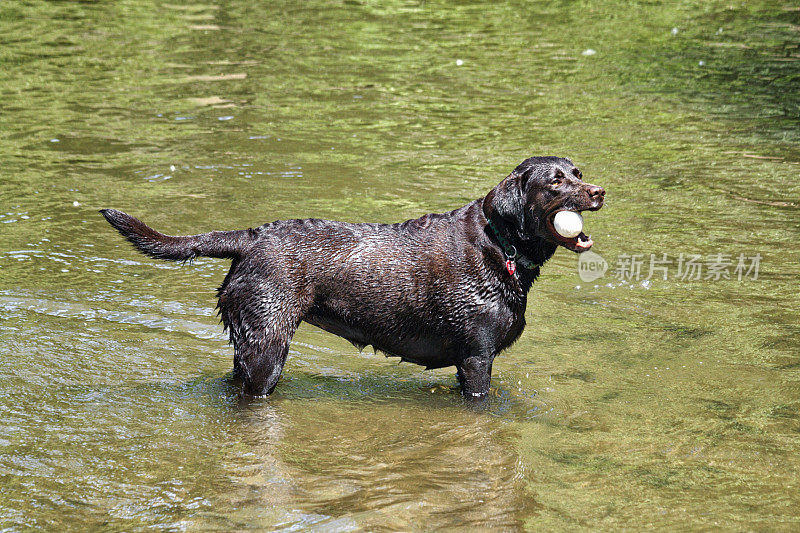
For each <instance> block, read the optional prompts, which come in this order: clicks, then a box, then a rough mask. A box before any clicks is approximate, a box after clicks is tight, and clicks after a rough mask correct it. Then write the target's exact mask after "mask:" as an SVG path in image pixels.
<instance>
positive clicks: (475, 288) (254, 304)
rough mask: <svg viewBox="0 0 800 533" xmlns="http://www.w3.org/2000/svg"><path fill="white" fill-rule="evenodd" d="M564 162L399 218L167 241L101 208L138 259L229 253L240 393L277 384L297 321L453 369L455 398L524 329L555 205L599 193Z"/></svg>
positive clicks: (481, 377) (527, 165) (566, 206)
mask: <svg viewBox="0 0 800 533" xmlns="http://www.w3.org/2000/svg"><path fill="white" fill-rule="evenodd" d="M582 178H583V177H582V175H581V171H580V170H578V169H577V168H576V167H575V165H573V164H572V162H571V161H570V160H569V159H564V158H559V157H531V158H529V159H526V160H525V161H523V162H522V163H520V164H519V166H517V167H516V168H515V169H514V170H513V171H512V172H511V174H509V175H508V176H507V177H506V178H505V179H504V180H503V181H501V182H500V184H499V185H497V186H496V187H495V188H493V189H492V190H491V191H489V193H488V194H487V195H486V196H485V197H483V198H480V199H478V200H475V201H473V202H471V203H469V204H467V205H466V206H464V207H461V208H459V209H456V210H455V211H450V212H449V213H442V214H428V215H424V216H422V217H420V218H417V219H414V220H407V221H405V222H401V223H397V224H373V223H348V222H335V221H329V220H319V219H313V218H312V219H304V220H300V219H295V220H279V221H275V222H271V223H268V224H264V225H263V226H260V227H257V228H250V229H246V230H238V231H213V232H211V233H203V234H200V235H192V236H181V237H173V236H168V235H164V234H162V233H159V232H157V231H155V230H153V229H152V228H150V227H148V226H147V225H145V224H144V223H143V222H141V221H140V220H138V219H136V218H134V217H132V216H130V215H127V214H125V213H123V212H121V211H117V210H114V209H103V210H101V211H100V212H101V213H102V214H103V216H104V217H105V218H106V220H108V222H109V223H111V225H112V226H113V227H114V228H116V229H117V231H119V232H120V233H121V234H122V235H123V236H124V237H125V238H126V239H127V240H128V241H130V242H131V243H132V244H133V245H134V246H135V247H136V248H138V249H139V250H140V251H141V252H143V253H144V254H146V255H148V256H150V257H153V258H156V259H165V260H172V261H183V262H186V261H191V260H192V259H194V258H195V257H200V256H205V257H217V258H227V259H232V260H233V262H232V265H231V269H230V271H229V272H228V274H227V276H226V277H225V280H224V282H223V283H222V286H221V287H220V288H219V289H218V290H217V296H218V298H219V303H218V306H217V307H218V309H219V314H220V316H221V319H222V323H223V325H224V327H225V329H226V330H227V331H228V332H229V335H230V342H231V343H232V344H233V347H234V373H235V374H236V375H237V376H238V377H240V378H241V380H242V382H243V391H242V392H243V394H244V395H246V396H265V395H269V394H270V393H272V391H273V390H274V389H275V386H276V385H277V383H278V379H279V378H280V375H281V371H282V370H283V365H284V363H285V361H286V355H287V353H288V351H289V341H290V340H291V339H292V336H293V335H294V333H295V331H296V330H297V327H298V326H299V324H300V322H302V321H305V322H307V323H309V324H313V325H315V326H317V327H319V328H322V329H324V330H325V331H328V332H331V333H334V334H336V335H339V336H340V337H343V338H345V339H347V340H348V341H350V342H351V343H353V344H354V345H355V346H357V347H359V349H363V348H364V347H365V346H368V345H372V347H373V348H374V349H376V350H380V351H382V352H384V353H385V354H387V355H388V356H397V357H400V358H401V360H402V361H408V362H411V363H415V364H418V365H422V366H425V367H426V368H427V369H432V368H443V367H448V366H455V367H456V369H457V377H458V381H459V383H460V386H461V391H462V394H463V395H464V396H465V397H468V398H480V397H483V396H485V395H486V394H487V393H488V392H489V386H490V382H491V375H492V363H493V361H494V358H495V356H497V355H498V354H499V353H500V352H501V351H503V350H504V349H506V348H508V347H509V346H510V345H511V344H512V343H514V342H515V341H516V340H517V339H518V338H519V336H520V334H521V333H522V330H523V328H524V327H525V307H526V304H527V294H528V291H529V290H530V288H531V286H532V284H533V282H534V281H535V280H536V278H537V277H538V276H539V269H540V267H541V266H542V265H544V263H545V262H546V261H547V260H548V259H549V258H550V257H551V256H552V255H553V254H554V253H555V251H556V249H557V248H558V246H563V247H564V248H567V249H568V250H571V251H573V252H577V253H581V252H584V251H586V250H588V249H590V248H591V247H592V244H593V241H592V240H591V238H590V237H588V236H586V234H584V233H583V232H581V233H580V234H579V235H578V236H577V237H574V238H565V237H562V236H561V235H559V234H558V233H557V232H556V231H555V228H554V227H553V218H554V217H555V215H556V213H558V212H559V211H564V210H569V211H577V212H581V211H587V210H588V211H596V210H598V209H600V208H601V207H602V206H603V202H604V197H605V190H604V189H603V188H602V187H599V186H597V185H592V184H589V183H585V182H584V181H583V179H582Z"/></svg>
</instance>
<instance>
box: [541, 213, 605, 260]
mask: <svg viewBox="0 0 800 533" xmlns="http://www.w3.org/2000/svg"><path fill="white" fill-rule="evenodd" d="M547 227H548V229H549V230H550V233H551V234H552V235H553V237H554V239H555V241H556V242H557V243H558V244H560V245H561V246H563V247H564V248H567V249H568V250H572V251H573V252H576V253H581V252H585V251H587V250H589V249H590V248H591V247H592V245H593V244H594V241H592V238H591V237H589V236H588V235H586V234H585V233H584V232H583V231H582V229H583V217H582V216H581V215H580V213H579V212H576V211H568V210H561V211H557V212H556V213H554V214H553V215H552V216H549V217H547ZM559 230H561V231H559ZM562 232H563V234H562Z"/></svg>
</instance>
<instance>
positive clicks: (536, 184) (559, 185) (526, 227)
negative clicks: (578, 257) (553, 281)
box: [484, 157, 606, 253]
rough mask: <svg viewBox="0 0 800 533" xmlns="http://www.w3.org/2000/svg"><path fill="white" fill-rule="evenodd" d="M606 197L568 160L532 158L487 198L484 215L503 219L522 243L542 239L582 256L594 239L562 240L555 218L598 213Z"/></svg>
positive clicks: (580, 236) (565, 238)
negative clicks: (572, 213)
mask: <svg viewBox="0 0 800 533" xmlns="http://www.w3.org/2000/svg"><path fill="white" fill-rule="evenodd" d="M605 194H606V192H605V190H603V188H602V187H598V186H597V185H592V184H591V183H585V182H584V181H583V175H582V174H581V171H580V170H578V169H577V168H576V167H575V165H573V164H572V161H570V160H569V159H564V158H562V157H531V158H529V159H526V160H525V161H523V162H522V163H520V164H519V166H518V167H517V168H515V169H514V171H513V172H512V173H511V174H510V175H509V176H508V177H507V178H506V179H504V180H503V181H502V182H500V184H499V185H498V186H497V187H495V188H494V189H492V191H491V192H490V193H489V194H488V195H487V196H486V201H485V203H484V213H485V214H486V216H487V217H492V216H496V217H499V218H501V219H503V221H504V222H505V223H506V225H507V226H509V227H510V228H512V229H513V231H515V232H516V233H517V235H516V237H517V238H519V239H521V240H523V241H525V240H531V238H532V237H539V238H540V239H544V240H546V241H548V242H551V243H554V244H559V245H561V246H563V247H565V248H567V249H568V250H572V251H573V252H577V253H581V252H585V251H586V250H588V249H589V248H591V247H592V244H594V243H593V242H592V239H591V238H589V237H587V236H586V234H585V233H583V232H581V233H580V234H579V235H578V236H577V237H573V238H567V237H562V236H561V235H559V234H558V233H557V232H556V230H555V228H554V227H553V218H554V217H555V216H556V213H558V212H559V211H577V212H579V213H580V212H581V211H597V210H598V209H600V208H601V207H603V198H604V196H605Z"/></svg>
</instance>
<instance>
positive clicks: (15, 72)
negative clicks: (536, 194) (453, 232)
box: [0, 0, 800, 531]
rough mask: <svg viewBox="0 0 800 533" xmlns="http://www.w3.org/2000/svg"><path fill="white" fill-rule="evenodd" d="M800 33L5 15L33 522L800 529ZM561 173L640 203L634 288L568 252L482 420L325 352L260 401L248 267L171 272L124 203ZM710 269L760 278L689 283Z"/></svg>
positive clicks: (593, 23)
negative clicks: (246, 304) (246, 387)
mask: <svg viewBox="0 0 800 533" xmlns="http://www.w3.org/2000/svg"><path fill="white" fill-rule="evenodd" d="M798 27H800V12H799V11H798V10H797V8H795V7H793V6H791V5H790V4H786V3H780V2H747V3H745V2H696V1H695V2H681V3H677V4H671V5H669V6H666V5H658V4H656V3H640V4H634V5H631V4H628V3H622V2H592V3H590V4H584V3H572V2H556V3H553V2H524V3H523V2H516V3H515V2H512V3H504V4H485V5H483V4H472V3H460V4H458V5H450V4H445V3H431V2H425V3H422V4H417V3H412V2H392V3H382V4H374V3H370V2H359V1H352V2H351V1H349V0H348V1H346V2H344V3H341V4H337V5H333V6H331V5H329V4H328V3H325V2H305V3H302V4H291V3H277V2H272V3H262V2H237V1H232V2H227V3H220V4H214V3H209V4H197V5H194V4H179V3H175V4H170V3H167V4H161V5H159V6H153V5H152V3H150V2H141V1H135V0H130V1H122V2H114V3H105V4H95V3H79V2H59V3H52V2H47V3H45V2H28V3H24V4H23V3H10V4H7V5H4V6H3V8H2V9H0V43H2V46H0V64H2V69H0V135H1V136H2V143H0V168H1V169H2V170H0V172H1V174H0V179H2V188H0V412H1V413H2V415H1V416H0V478H1V479H2V487H3V490H2V491H1V492H0V527H3V528H7V529H9V530H28V529H46V530H57V529H79V530H86V529H100V530H119V529H125V530H142V529H161V530H205V529H212V530H231V529H275V530H282V529H287V530H289V529H300V528H306V529H311V530H315V529H316V530H326V531H351V530H358V529H364V530H412V529H413V530H420V529H443V528H452V529H455V528H465V527H467V528H469V527H472V528H475V527H491V528H496V529H506V530H515V529H522V528H529V529H550V530H560V529H582V528H585V529H600V528H604V529H607V528H622V527H629V528H634V529H644V528H647V527H680V528H685V529H708V528H717V527H720V528H725V529H770V530H795V529H797V527H798V523H800V516H798V512H797V509H800V497H798V494H800V490H798V489H799V488H800V487H798V481H797V480H798V479H800V459H798V453H797V451H798V445H800V388H799V387H798V382H800V328H798V325H797V322H798V320H797V318H798V312H799V311H800V297H798V295H797V265H798V262H799V261H800V252H798V247H797V238H798V234H799V233H800V232H798V229H800V228H799V227H798V205H800V186H799V185H798V180H797V175H798V171H800V128H799V127H798V126H800V120H798V118H799V116H800V113H799V111H800V93H799V92H798V91H797V80H798V75H800V48H798V45H797V42H798V40H799V39H798V37H800V35H798ZM590 49H591V50H594V51H595V52H596V53H594V54H591V53H584V52H586V51H587V50H590ZM529 155H562V156H568V157H570V158H571V159H572V160H573V161H575V162H576V163H577V164H578V166H579V167H580V168H581V169H582V170H583V172H584V175H585V176H586V178H587V180H589V181H591V182H593V183H598V184H600V185H603V186H604V187H605V188H606V189H607V191H608V196H607V200H608V201H607V205H606V207H605V208H604V209H603V210H602V211H600V212H598V213H591V214H588V215H587V217H586V225H587V229H588V233H591V234H592V236H593V239H594V240H595V242H596V245H595V248H594V251H595V252H597V253H599V254H600V255H601V256H602V257H603V258H605V260H606V261H607V263H608V264H609V270H608V272H607V273H606V275H605V277H603V278H601V279H599V280H596V281H592V282H588V283H587V282H585V281H582V280H581V279H580V278H579V277H578V274H577V259H576V256H575V255H574V254H571V253H569V252H567V251H566V250H560V251H559V252H557V254H556V256H555V257H554V259H553V260H552V261H551V262H550V263H549V264H548V265H547V266H546V267H545V268H544V269H543V276H542V278H540V280H539V281H538V282H537V284H536V285H535V286H534V289H533V291H532V293H531V295H530V304H529V310H528V315H527V318H528V323H529V326H528V329H527V330H526V332H525V333H524V335H523V336H522V338H521V339H520V341H519V342H518V343H516V344H515V345H514V346H513V347H512V348H510V349H509V350H508V351H507V352H505V353H503V354H502V355H501V356H500V358H499V359H498V360H497V362H496V363H495V365H494V367H495V376H494V380H493V390H492V398H491V400H490V402H489V404H488V406H486V408H484V409H477V410H476V409H470V408H468V407H466V406H464V405H463V404H462V403H461V400H460V397H459V394H458V392H457V391H456V390H455V388H454V386H455V378H454V376H453V372H452V370H451V369H444V370H440V371H434V372H425V371H423V370H421V369H420V368H417V367H414V366H410V365H405V364H404V365H398V364H397V363H396V361H395V360H392V359H385V358H384V357H383V356H382V355H380V354H378V355H373V354H372V353H371V352H366V353H363V354H362V353H359V352H358V351H357V350H356V349H355V348H353V347H352V346H351V345H349V344H348V343H346V342H345V341H343V340H341V339H338V338H336V337H333V336H331V335H329V334H326V333H324V332H322V331H319V330H317V329H314V328H312V327H308V326H303V327H301V329H300V331H299V332H298V334H297V336H296V337H295V341H294V343H293V345H292V349H291V352H290V359H289V362H288V363H287V366H286V368H285V370H284V377H283V379H282V381H281V383H280V384H279V386H278V389H277V392H276V394H275V395H274V396H273V397H271V398H269V399H266V400H262V401H257V402H255V403H251V404H241V403H240V402H239V400H238V397H237V388H236V386H235V385H234V384H232V383H231V382H230V379H229V372H230V369H231V359H232V353H231V349H230V347H228V346H227V344H226V341H225V337H224V336H223V334H222V331H221V327H220V326H219V325H218V324H217V320H216V317H215V315H214V312H213V306H214V304H215V301H214V293H213V289H214V287H216V286H217V285H218V284H219V283H221V281H222V279H223V277H224V274H225V272H226V271H227V268H228V264H227V262H225V261H220V260H211V259H203V260H198V261H196V262H195V263H194V264H192V265H185V266H180V265H174V264H167V263H160V262H156V261H151V260H148V259H146V258H144V257H143V256H140V255H137V254H136V253H135V252H134V251H133V250H131V249H130V247H129V246H128V245H126V244H125V243H124V242H123V241H122V240H121V239H120V238H119V236H118V235H116V234H115V233H114V232H113V231H112V230H111V228H110V227H109V226H108V225H107V224H106V223H105V222H104V221H103V220H102V218H101V217H100V216H99V215H98V214H97V212H96V210H97V209H99V208H102V207H116V208H119V209H123V210H125V211H128V212H130V213H131V214H134V215H137V216H140V217H141V218H143V219H144V220H145V221H147V222H148V223H150V224H152V225H153V226H155V227H156V228H159V229H162V230H164V231H166V232H171V233H175V234H178V233H196V232H200V231H208V230H212V229H233V228H243V227H248V226H254V225H258V224H261V223H264V222H268V221H271V220H275V219H281V218H292V217H311V216H313V217H320V218H332V219H341V220H350V221H362V220H369V221H386V222H389V221H399V220H404V219H406V218H411V217H416V216H418V215H420V214H422V213H426V212H436V211H445V210H450V209H453V208H456V207H458V206H460V205H463V204H465V203H467V202H468V201H470V200H472V199H474V198H477V197H479V196H482V195H484V194H485V193H486V192H487V191H488V190H489V189H490V188H491V187H492V186H494V185H495V184H496V183H497V182H498V181H499V180H500V179H501V178H502V177H504V176H505V175H506V174H507V173H508V172H509V171H510V170H511V169H512V168H513V167H514V166H515V165H516V164H517V163H519V162H520V161H521V160H522V159H524V158H525V157H527V156H529ZM625 254H627V256H630V255H637V254H640V255H641V257H640V258H639V259H641V260H642V266H641V269H642V271H641V275H640V276H639V279H636V278H635V277H634V276H633V275H630V274H631V271H630V270H629V269H626V268H625V266H624V265H625V260H626V259H625V258H626V255H625ZM650 254H656V257H657V258H662V254H667V258H666V259H667V260H669V261H672V262H671V263H670V264H669V265H667V269H668V272H667V273H668V279H667V280H663V279H662V276H661V273H660V271H658V270H656V271H655V272H654V274H655V275H654V276H653V277H652V278H651V279H650V280H646V281H645V279H644V278H646V277H647V276H648V274H649V269H650ZM680 254H684V258H688V256H689V255H691V254H701V255H702V256H703V257H704V259H702V260H701V262H703V261H706V258H707V256H709V255H713V254H723V255H724V256H728V257H729V258H730V260H731V261H732V262H733V265H730V266H729V269H728V271H729V274H733V272H734V270H733V268H734V267H735V264H736V262H737V258H738V256H739V255H740V254H742V255H743V256H744V257H745V258H748V264H750V263H751V262H752V261H750V259H749V258H752V257H754V256H755V255H756V254H760V264H759V266H760V269H759V273H758V276H757V279H753V278H754V276H753V275H752V273H751V275H749V276H744V277H743V279H742V280H741V281H739V280H737V276H736V275H735V274H734V275H732V276H731V277H732V279H720V280H715V279H713V278H712V279H702V278H703V277H704V276H705V274H706V272H707V271H705V270H704V271H703V273H702V274H703V275H701V279H699V280H683V279H680V278H679V277H678V275H677V267H678V265H677V262H678V258H679V257H680ZM621 265H622V266H621ZM704 268H707V264H706V263H704Z"/></svg>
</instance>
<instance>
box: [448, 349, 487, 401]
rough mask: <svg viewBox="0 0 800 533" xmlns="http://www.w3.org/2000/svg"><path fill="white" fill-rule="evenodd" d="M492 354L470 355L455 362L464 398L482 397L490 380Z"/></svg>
mask: <svg viewBox="0 0 800 533" xmlns="http://www.w3.org/2000/svg"><path fill="white" fill-rule="evenodd" d="M493 361H494V355H493V354H486V355H470V356H468V357H465V358H464V359H462V360H461V361H459V362H458V363H457V364H456V368H457V369H458V381H459V383H460V384H461V394H463V395H464V397H465V398H483V397H484V396H486V395H487V394H489V386H490V385H491V382H492V362H493Z"/></svg>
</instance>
